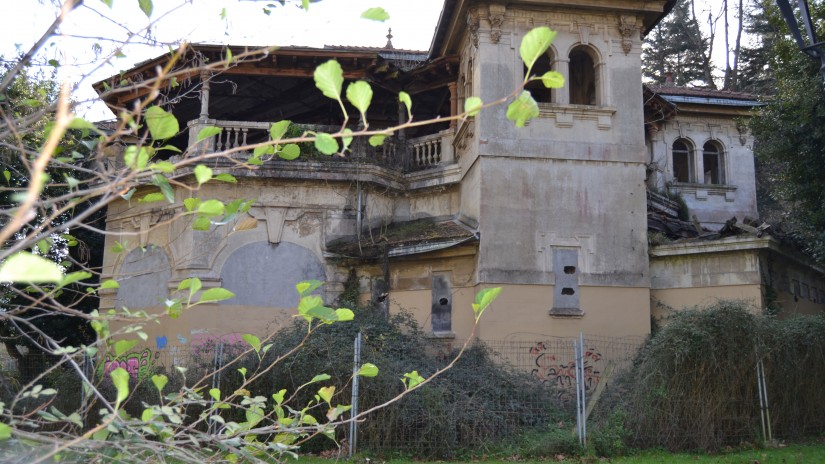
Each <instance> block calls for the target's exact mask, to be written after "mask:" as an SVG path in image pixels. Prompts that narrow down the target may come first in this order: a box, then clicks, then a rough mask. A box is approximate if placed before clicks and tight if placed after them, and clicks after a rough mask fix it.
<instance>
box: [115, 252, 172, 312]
mask: <svg viewBox="0 0 825 464" xmlns="http://www.w3.org/2000/svg"><path fill="white" fill-rule="evenodd" d="M171 276H172V269H171V267H170V266H169V259H168V258H167V257H166V253H164V251H163V249H161V248H160V247H157V246H155V245H148V246H146V247H143V248H135V249H134V250H132V251H131V252H129V254H128V255H126V259H125V260H124V261H123V265H122V266H121V267H120V273H119V274H118V275H117V276H115V279H117V281H118V283H119V284H120V288H119V289H118V291H117V298H116V299H115V306H116V307H117V308H122V307H124V306H125V307H127V308H129V309H138V308H145V307H148V306H157V305H159V304H161V303H162V302H163V301H164V300H165V299H166V298H167V297H168V294H169V289H168V282H169V278H170V277H171Z"/></svg>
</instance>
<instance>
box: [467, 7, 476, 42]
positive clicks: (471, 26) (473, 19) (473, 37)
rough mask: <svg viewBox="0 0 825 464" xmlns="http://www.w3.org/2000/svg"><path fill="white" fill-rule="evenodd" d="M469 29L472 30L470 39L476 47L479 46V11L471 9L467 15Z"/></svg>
mask: <svg viewBox="0 0 825 464" xmlns="http://www.w3.org/2000/svg"><path fill="white" fill-rule="evenodd" d="M467 30H468V31H469V32H470V40H471V41H472V42H473V46H474V47H476V48H477V47H478V13H477V12H476V11H471V12H470V14H469V15H467Z"/></svg>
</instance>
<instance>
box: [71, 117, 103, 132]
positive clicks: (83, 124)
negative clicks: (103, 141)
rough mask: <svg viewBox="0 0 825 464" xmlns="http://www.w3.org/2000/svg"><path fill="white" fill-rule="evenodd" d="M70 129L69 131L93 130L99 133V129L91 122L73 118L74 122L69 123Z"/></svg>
mask: <svg viewBox="0 0 825 464" xmlns="http://www.w3.org/2000/svg"><path fill="white" fill-rule="evenodd" d="M68 127H69V129H77V130H92V131H95V132H97V127H95V125H94V124H92V123H91V122H89V121H87V120H85V119H83V118H78V117H74V118H72V120H71V121H70V122H69V126H68Z"/></svg>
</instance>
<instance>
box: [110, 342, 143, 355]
mask: <svg viewBox="0 0 825 464" xmlns="http://www.w3.org/2000/svg"><path fill="white" fill-rule="evenodd" d="M137 344H138V341H137V340H118V341H117V342H115V356H121V355H122V354H123V353H126V352H127V351H129V350H131V349H132V348H134V347H135V345H137Z"/></svg>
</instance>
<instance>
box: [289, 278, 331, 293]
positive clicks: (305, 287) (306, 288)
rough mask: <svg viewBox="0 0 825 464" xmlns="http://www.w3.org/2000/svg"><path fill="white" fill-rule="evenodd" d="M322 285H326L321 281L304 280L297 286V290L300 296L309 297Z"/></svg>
mask: <svg viewBox="0 0 825 464" xmlns="http://www.w3.org/2000/svg"><path fill="white" fill-rule="evenodd" d="M322 285H324V283H323V282H321V281H320V280H304V281H302V282H298V283H297V284H295V290H298V294H299V295H301V296H307V295H309V294H310V293H312V292H314V291H315V290H317V289H318V288H320V287H321V286H322Z"/></svg>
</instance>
